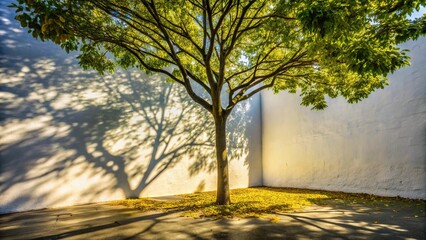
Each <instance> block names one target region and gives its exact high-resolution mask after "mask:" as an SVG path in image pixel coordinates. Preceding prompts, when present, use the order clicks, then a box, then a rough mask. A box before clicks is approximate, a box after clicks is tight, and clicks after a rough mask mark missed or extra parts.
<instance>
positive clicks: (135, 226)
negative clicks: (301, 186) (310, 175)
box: [0, 203, 426, 240]
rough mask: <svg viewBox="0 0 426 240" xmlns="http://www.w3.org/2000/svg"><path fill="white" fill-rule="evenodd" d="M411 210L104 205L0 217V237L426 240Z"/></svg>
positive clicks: (422, 222)
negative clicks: (229, 210)
mask: <svg viewBox="0 0 426 240" xmlns="http://www.w3.org/2000/svg"><path fill="white" fill-rule="evenodd" d="M415 214H418V213H417V212H414V210H410V209H405V210H404V211H396V210H394V209H384V210H377V209H370V208H367V207H364V206H359V205H358V206H344V207H337V206H336V207H321V206H315V207H310V208H306V209H304V211H303V212H292V213H282V214H276V215H273V216H272V217H274V221H277V222H271V220H268V219H257V218H250V219H219V220H212V219H193V218H184V217H180V216H179V213H178V212H174V213H171V212H141V211H139V210H136V209H130V208H126V207H120V206H110V205H108V204H106V203H97V204H86V205H78V206H71V207H64V208H55V209H43V210H36V211H29V212H22V213H13V214H7V215H0V239H3V240H5V239H426V233H425V231H426V229H425V227H426V225H425V224H426V217H425V216H424V214H423V215H422V216H417V215H415Z"/></svg>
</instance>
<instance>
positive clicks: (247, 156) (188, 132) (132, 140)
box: [0, 1, 262, 213]
mask: <svg viewBox="0 0 426 240" xmlns="http://www.w3.org/2000/svg"><path fill="white" fill-rule="evenodd" d="M8 2H10V1H2V2H1V3H0V5H1V6H0V10H1V17H0V24H1V25H0V109H1V111H0V184H1V185H0V193H1V200H0V212H3V213H4V212H13V211H23V210H28V209H37V208H44V207H54V206H64V205H72V204H78V203H87V202H95V201H107V200H113V199H123V198H128V197H146V196H161V195H172V194H180V193H192V192H196V191H207V190H215V188H216V168H215V160H214V156H215V154H214V147H213V143H214V142H213V139H214V138H213V136H214V135H213V130H214V128H213V123H212V121H211V118H210V116H209V114H208V112H206V111H205V110H203V109H202V108H201V107H199V106H198V105H196V104H195V103H193V102H192V101H191V100H190V99H189V98H188V97H187V94H186V93H185V91H184V89H182V88H181V87H180V86H178V85H176V84H169V83H166V82H165V81H164V79H162V78H161V76H158V75H153V76H147V75H144V74H143V73H142V72H141V71H138V70H130V71H118V72H117V73H115V74H114V75H106V76H102V77H101V76H98V75H97V74H96V73H95V72H90V71H83V70H82V69H81V68H80V67H79V66H78V64H77V61H76V59H75V57H76V55H72V54H70V55H67V54H65V53H64V52H63V51H62V50H61V49H60V47H58V46H55V45H54V44H52V43H43V42H39V41H36V40H34V39H33V38H32V37H30V36H29V35H28V34H27V33H26V32H25V30H23V29H21V28H20V27H19V25H18V24H17V23H16V21H14V20H13V16H12V11H11V10H10V9H8V8H7V7H6V5H7V4H8ZM259 104H260V101H259V97H257V98H253V99H251V100H250V101H249V102H247V103H246V104H243V105H240V106H239V107H238V108H237V109H235V111H234V112H233V115H232V116H231V117H230V121H229V124H228V130H229V132H230V134H229V142H230V143H229V145H230V155H231V158H232V160H231V163H230V178H231V182H230V184H231V188H241V187H248V186H254V185H261V180H262V176H261V174H262V170H261V162H260V161H261V144H260V141H261V131H260V127H261V124H260V105H259Z"/></svg>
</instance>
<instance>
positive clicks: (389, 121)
mask: <svg viewBox="0 0 426 240" xmlns="http://www.w3.org/2000/svg"><path fill="white" fill-rule="evenodd" d="M401 48H403V49H410V50H411V52H410V54H409V55H410V56H411V62H412V65H411V66H409V67H406V68H403V69H399V70H397V71H396V72H395V73H394V74H392V75H389V79H390V85H389V86H387V87H385V88H384V89H383V90H377V91H376V92H374V93H372V94H371V95H370V97H369V98H368V99H364V100H363V101H362V102H360V103H358V104H352V105H351V104H348V103H346V102H345V100H344V99H331V100H329V101H328V104H329V107H328V108H327V109H325V110H323V111H313V110H310V109H309V108H307V107H303V106H300V105H299V104H300V100H301V98H300V97H299V96H298V95H297V94H293V95H291V94H288V93H285V92H283V93H279V94H278V95H274V94H271V93H264V94H263V95H262V116H263V119H262V122H263V125H262V135H263V137H262V143H263V149H262V160H263V183H264V185H266V186H277V187H278V186H285V187H296V188H311V189H324V190H336V191H346V192H363V193H370V194H378V195H384V196H401V197H408V198H423V199H424V198H426V67H425V66H426V65H425V63H426V38H420V39H418V40H417V41H411V42H407V43H404V44H402V45H401Z"/></svg>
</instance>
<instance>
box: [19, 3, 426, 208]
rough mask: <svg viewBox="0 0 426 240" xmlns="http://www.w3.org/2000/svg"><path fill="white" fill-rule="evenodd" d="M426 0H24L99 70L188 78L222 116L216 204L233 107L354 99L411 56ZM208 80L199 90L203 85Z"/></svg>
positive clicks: (35, 20) (33, 18) (189, 86)
mask: <svg viewBox="0 0 426 240" xmlns="http://www.w3.org/2000/svg"><path fill="white" fill-rule="evenodd" d="M425 5H426V3H425V0H398V1H389V0H374V1H372V0H339V1H335V0H317V1H308V0H301V1H288V0H257V1H256V0H173V1H171V0H155V1H154V0H126V1H123V0H17V1H16V3H14V4H12V5H11V7H13V8H16V13H17V14H16V19H17V20H19V21H20V23H21V25H22V27H25V28H28V32H29V33H31V34H32V36H33V37H35V38H38V39H40V40H42V41H45V40H51V41H53V42H54V43H56V44H59V45H61V47H62V48H63V49H64V50H65V51H67V52H69V51H79V52H80V55H79V56H78V59H79V63H80V65H81V66H82V67H83V68H85V69H88V68H92V69H95V70H97V71H98V72H99V73H100V74H103V73H105V72H106V71H110V72H112V71H114V69H115V68H116V67H118V66H119V67H123V68H129V67H134V68H139V69H140V70H141V71H146V72H148V73H160V74H163V75H164V76H166V77H167V81H170V82H174V83H178V84H181V85H183V87H184V88H185V89H186V91H187V93H188V94H189V96H190V97H191V99H192V100H193V101H195V102H197V103H198V104H200V105H201V106H202V107H203V108H204V109H206V110H207V111H208V112H209V113H210V114H211V116H212V117H213V119H214V123H215V140H216V159H217V199H216V202H217V204H229V203H230V196H229V176H228V153H227V143H226V122H227V118H228V116H229V115H230V113H231V111H232V110H233V108H234V107H235V106H236V104H238V103H239V102H241V101H244V100H246V99H248V98H250V97H251V96H253V95H254V94H256V93H258V92H260V91H262V90H264V89H272V90H273V91H274V92H278V91H282V90H286V91H288V92H290V93H296V92H299V93H300V95H301V96H302V104H303V105H309V106H312V108H313V109H323V108H325V107H327V103H326V100H325V97H326V96H329V97H331V98H335V97H337V96H343V97H345V98H346V99H347V100H348V102H349V103H353V102H357V101H359V100H361V99H363V98H366V97H367V96H368V95H369V94H370V93H371V92H372V91H374V90H375V89H378V88H383V87H384V86H385V85H386V84H387V79H386V75H387V74H388V73H389V72H393V71H395V70H396V69H398V68H400V67H402V66H405V65H407V64H408V63H409V62H408V60H409V58H408V56H407V55H406V51H405V50H401V49H399V48H397V46H396V45H397V44H398V43H400V42H403V41H406V40H408V39H415V38H417V37H419V36H420V35H422V34H425V32H426V27H425V26H426V17H425V16H423V18H418V19H415V20H409V19H408V16H409V15H410V14H411V13H413V11H414V10H415V9H417V10H419V9H420V7H422V6H425ZM197 89H201V90H197Z"/></svg>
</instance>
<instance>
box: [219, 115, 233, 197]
mask: <svg viewBox="0 0 426 240" xmlns="http://www.w3.org/2000/svg"><path fill="white" fill-rule="evenodd" d="M215 127H216V128H215V131H216V161H217V193H216V204H218V205H228V204H230V203H231V201H230V198H229V170H228V151H227V146H226V116H215Z"/></svg>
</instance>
